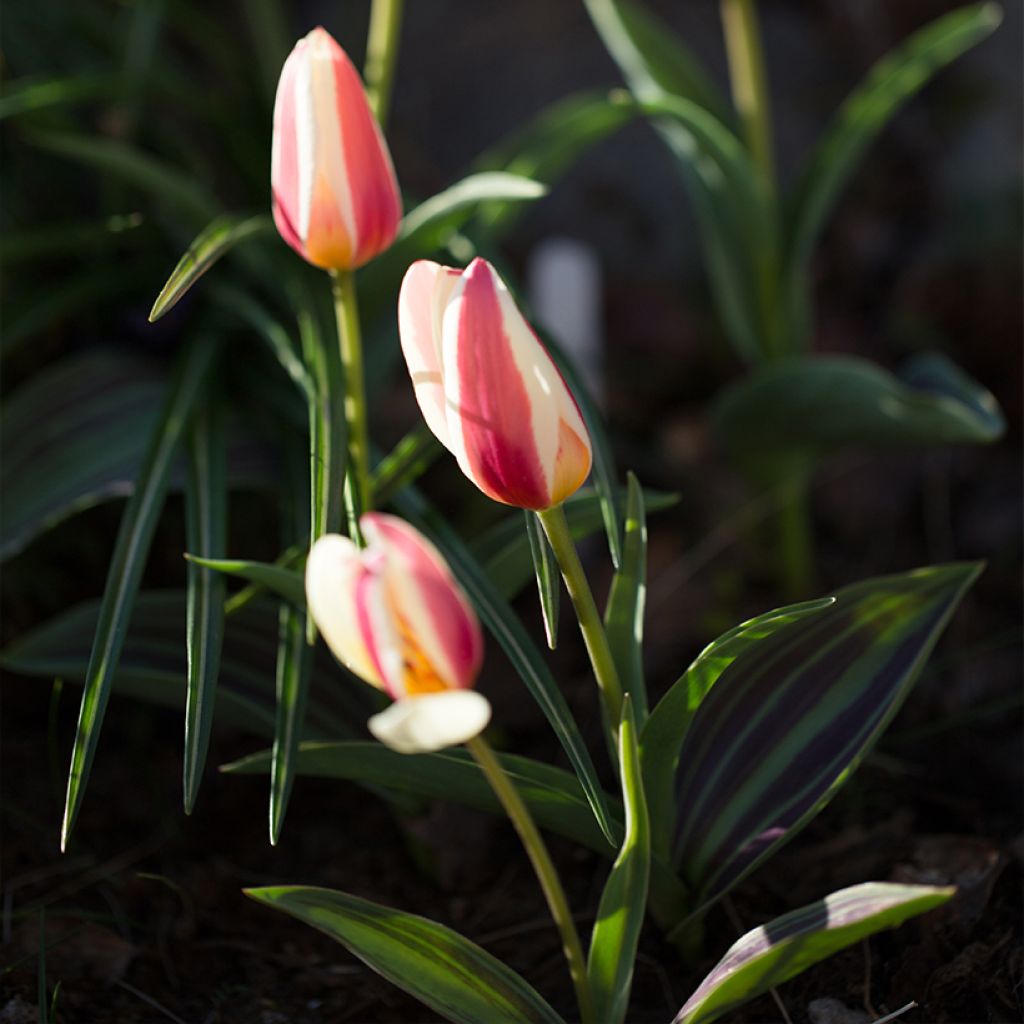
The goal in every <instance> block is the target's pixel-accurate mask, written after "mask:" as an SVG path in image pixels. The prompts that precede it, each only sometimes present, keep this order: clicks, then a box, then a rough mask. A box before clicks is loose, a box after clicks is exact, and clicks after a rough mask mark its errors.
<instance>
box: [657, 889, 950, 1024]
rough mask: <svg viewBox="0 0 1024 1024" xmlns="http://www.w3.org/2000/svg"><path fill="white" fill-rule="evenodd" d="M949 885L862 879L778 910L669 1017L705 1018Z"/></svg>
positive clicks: (927, 903) (920, 905)
mask: <svg viewBox="0 0 1024 1024" xmlns="http://www.w3.org/2000/svg"><path fill="white" fill-rule="evenodd" d="M955 891H956V890H954V889H940V888H936V887H933V886H928V885H891V884H888V883H885V882H866V883H865V884H863V885H854V886H851V887H850V888H849V889H840V890H839V891H838V892H834V893H832V894H831V895H830V896H826V897H825V899H823V900H818V902H817V903H810V904H808V905H807V906H806V907H801V908H800V909H799V910H793V911H791V912H790V913H788V914H783V915H782V917H777V918H775V920H774V921H769V922H768V923H767V924H764V925H761V927H759V928H755V929H753V930H752V931H749V932H747V933H746V935H744V936H743V937H742V938H740V939H738V940H737V941H736V942H735V943H733V945H732V947H731V948H730V949H729V951H728V952H727V953H726V954H725V956H724V957H722V959H721V960H720V961H719V962H718V965H717V966H716V967H715V969H714V970H713V971H712V972H711V973H710V974H709V975H708V976H707V977H706V978H705V979H704V980H703V981H702V982H701V984H700V987H699V988H698V989H697V991H696V992H694V993H693V995H692V996H690V998H689V999H688V1000H687V1002H686V1005H685V1006H684V1007H683V1008H682V1009H681V1010H680V1011H679V1013H678V1014H677V1016H676V1017H675V1020H674V1021H673V1024H710V1021H713V1020H717V1019H718V1018H719V1017H721V1016H722V1014H724V1013H728V1012H729V1011H730V1010H733V1009H735V1008H736V1007H737V1006H740V1005H742V1004H743V1003H746V1002H749V1001H750V1000H751V999H753V998H754V997H755V996H759V995H760V994H761V993H762V992H767V991H768V989H770V988H774V987H775V986H776V985H780V984H781V983H782V982H784V981H787V980H788V979H790V978H792V977H795V976H796V975H797V974H799V973H800V972H801V971H805V970H806V969H807V968H808V967H810V966H811V965H812V964H816V963H818V961H819V960H824V959H825V958H826V957H830V956H832V955H833V954H834V953H838V952H839V950H841V949H845V948H846V947H847V946H851V945H853V944H854V943H855V942H859V941H861V940H862V939H865V938H867V937H868V936H869V935H874V934H875V932H880V931H883V930H884V929H886V928H896V927H898V926H899V925H901V924H903V922H904V921H906V920H907V919H908V918H911V917H914V916H915V915H917V914H923V913H925V912H926V911H929V910H932V909H933V908H934V907H938V906H940V905H941V904H943V903H945V902H946V901H947V900H948V899H949V898H950V897H951V896H952V895H953V893H954V892H955Z"/></svg>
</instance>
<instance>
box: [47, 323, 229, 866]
mask: <svg viewBox="0 0 1024 1024" xmlns="http://www.w3.org/2000/svg"><path fill="white" fill-rule="evenodd" d="M216 349H217V345H216V341H215V339H213V338H209V337H203V336H197V337H196V338H194V339H193V340H192V341H191V342H190V343H189V344H188V346H187V348H186V349H185V351H184V352H183V353H182V356H181V359H180V360H179V364H178V368H177V371H176V373H175V375H174V378H173V380H172V381H171V384H170V387H169V389H168V394H167V398H166V400H165V402H164V406H163V409H162V411H161V414H160V417H159V418H158V421H157V426H156V429H155V430H154V432H153V435H152V436H151V438H150V441H149V447H148V450H147V453H146V457H145V460H144V462H143V467H142V472H141V474H140V478H139V481H138V483H137V485H136V489H135V492H134V493H133V494H132V496H131V498H130V499H129V501H128V506H127V508H126V509H125V511H124V516H123V517H122V519H121V528H120V530H119V532H118V536H117V541H116V544H115V547H114V553H113V555H112V557H111V561H110V571H109V573H108V576H107V584H106V587H105V589H104V594H103V602H102V605H101V608H100V620H99V627H98V629H97V632H96V638H95V640H94V643H93V649H92V655H91V656H90V659H89V670H88V673H87V676H86V682H85V688H84V690H83V692H82V704H81V709H80V711H79V716H78V729H77V731H76V734H75V744H74V749H73V750H72V754H71V767H70V770H69V772H68V790H67V799H66V803H65V807H64V821H63V824H62V826H61V849H62V850H63V849H65V848H66V847H67V841H68V838H69V837H70V834H71V830H72V828H73V827H74V823H75V818H76V817H77V816H78V811H79V809H80V807H81V804H82V797H83V796H84V795H85V785H86V782H87V781H88V777H89V770H90V768H91V767H92V760H93V757H94V756H95V754H96V747H97V744H98V743H99V733H100V727H101V726H102V724H103V714H104V712H105V710H106V706H107V700H108V699H109V697H110V689H111V684H112V682H113V677H114V672H115V671H116V669H117V661H118V658H119V657H120V654H121V648H122V646H123V645H124V636H125V630H126V629H127V626H128V617H129V615H130V614H131V608H132V604H133V602H134V601H135V595H136V594H137V593H138V589H139V582H140V581H141V579H142V570H143V568H144V566H145V560H146V556H147V554H148V552H149V545H150V542H151V541H152V539H153V531H154V530H155V529H156V523H157V519H158V518H159V515H160V510H161V508H162V507H163V499H164V495H165V494H166V493H167V485H168V479H169V476H170V471H171V464H172V462H173V460H174V457H175V456H176V454H177V452H178V449H179V448H180V445H181V440H182V436H183V434H184V431H185V428H186V426H187V423H188V420H189V418H190V416H191V414H192V410H193V408H194V405H195V402H196V398H197V396H198V395H200V394H202V392H203V384H204V381H205V378H206V374H207V372H208V371H209V369H210V365H211V363H212V362H213V356H214V353H215V351H216Z"/></svg>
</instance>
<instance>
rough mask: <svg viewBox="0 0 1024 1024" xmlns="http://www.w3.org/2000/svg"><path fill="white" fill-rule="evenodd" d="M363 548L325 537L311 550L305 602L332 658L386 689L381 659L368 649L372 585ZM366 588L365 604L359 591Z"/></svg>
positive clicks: (375, 614) (372, 615) (344, 539)
mask: <svg viewBox="0 0 1024 1024" xmlns="http://www.w3.org/2000/svg"><path fill="white" fill-rule="evenodd" d="M372 583H373V581H372V579H371V574H370V573H369V572H368V571H367V569H366V567H365V565H364V564H363V560H362V557H361V554H360V551H359V549H358V548H357V547H356V546H355V544H353V543H352V541H351V540H349V539H348V538H347V537H340V536H338V535H337V534H327V535H325V536H323V537H321V538H320V539H319V540H317V542H316V543H315V544H314V545H313V547H312V550H311V551H310V552H309V558H308V559H307V561H306V601H307V603H308V605H309V610H310V613H311V614H312V616H313V620H314V621H315V622H316V624H317V626H318V627H319V629H320V632H321V633H322V634H323V637H324V639H325V640H326V641H327V646H328V647H330V649H331V652H332V653H333V654H334V656H335V657H336V658H337V659H338V660H339V661H340V662H341V663H342V664H343V665H345V666H346V667H347V668H348V669H350V670H351V671H352V672H354V673H355V674H356V675H357V676H359V677H360V678H361V679H365V680H366V681H367V682H368V683H372V684H373V685H374V686H377V687H381V688H383V687H384V673H383V671H382V665H381V659H380V658H379V657H375V656H374V654H375V653H376V652H371V650H370V647H369V646H368V644H367V642H366V639H365V635H366V634H365V633H364V631H363V630H364V627H365V626H366V623H367V622H368V620H369V619H370V618H373V619H375V620H379V618H380V613H379V612H378V611H377V610H374V611H372V612H371V611H369V609H370V607H371V605H372V602H370V601H368V600H367V597H368V595H367V594H366V593H365V591H366V588H367V587H368V586H370V585H372ZM360 587H362V589H363V591H364V593H363V594H362V600H361V601H357V591H358V590H359V589H360Z"/></svg>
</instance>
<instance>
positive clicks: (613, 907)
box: [587, 694, 651, 1024]
mask: <svg viewBox="0 0 1024 1024" xmlns="http://www.w3.org/2000/svg"><path fill="white" fill-rule="evenodd" d="M619 764H620V765H621V766H622V801H623V806H624V807H625V810H626V826H625V835H624V837H623V840H622V847H621V849H620V850H619V855H618V857H617V858H616V859H615V863H614V864H613V865H612V870H611V873H610V874H609V876H608V881H607V882H606V883H605V887H604V892H602V893H601V902H600V903H599V904H598V908H597V920H596V921H595V922H594V932H593V936H592V937H591V940H590V955H589V957H588V960H587V976H588V978H589V979H590V986H591V989H592V990H593V993H594V1002H595V1004H596V1005H597V1018H598V1020H600V1021H602V1022H607V1024H621V1022H622V1021H624V1020H625V1018H626V1010H627V1009H628V1007H629V993H630V989H631V988H632V983H633V965H634V963H635V962H636V949H637V944H638V942H639V941H640V928H641V926H642V925H643V922H644V908H645V907H646V905H647V886H648V882H649V879H650V871H651V827H650V821H649V819H648V816H647V803H646V801H645V799H644V787H643V782H642V779H641V776H640V753H639V749H638V746H637V729H636V720H635V718H634V716H633V707H632V698H631V697H630V695H629V694H626V697H625V700H624V701H623V704H622V722H621V724H620V726H619Z"/></svg>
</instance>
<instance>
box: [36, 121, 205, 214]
mask: <svg viewBox="0 0 1024 1024" xmlns="http://www.w3.org/2000/svg"><path fill="white" fill-rule="evenodd" d="M27 138H28V139H29V141H31V142H32V144H33V145H35V146H38V147H39V148H40V149H45V150H46V151H47V152H49V153H55V154H56V155H57V156H62V157H65V158H66V159H68V160H73V161H75V162H76V163H81V164H85V165H86V166H89V167H92V168H94V169H95V170H97V171H100V172H101V173H103V174H110V175H113V176H114V177H116V178H120V179H121V180H122V181H125V182H127V183H128V184H130V185H132V186H134V187H135V188H138V189H140V190H141V191H143V192H148V193H149V194H150V195H152V196H153V197H154V198H155V199H156V200H157V201H158V202H166V203H167V204H168V205H169V206H172V207H174V208H175V209H176V210H177V211H178V212H179V213H180V214H183V215H184V216H186V217H187V218H188V219H189V220H190V221H191V222H192V223H195V224H203V223H206V222H207V221H209V220H210V219H211V218H212V217H213V216H214V215H215V213H216V209H215V207H214V203H213V199H212V198H211V197H210V195H209V193H208V192H207V191H206V190H205V189H204V188H202V187H201V186H200V185H197V184H196V181H195V179H194V178H192V177H189V176H188V175H186V174H184V173H182V172H181V171H178V170H176V169H175V168H172V167H169V166H167V165H166V164H164V163H163V162H162V161H161V160H159V159H158V158H157V157H155V156H151V155H150V154H149V153H144V152H143V151H142V150H139V149H136V148H135V147H134V146H132V145H130V144H129V143H127V142H120V141H117V140H114V139H107V138H102V137H100V136H93V135H73V134H70V133H55V132H47V133H33V134H32V135H31V136H27Z"/></svg>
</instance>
